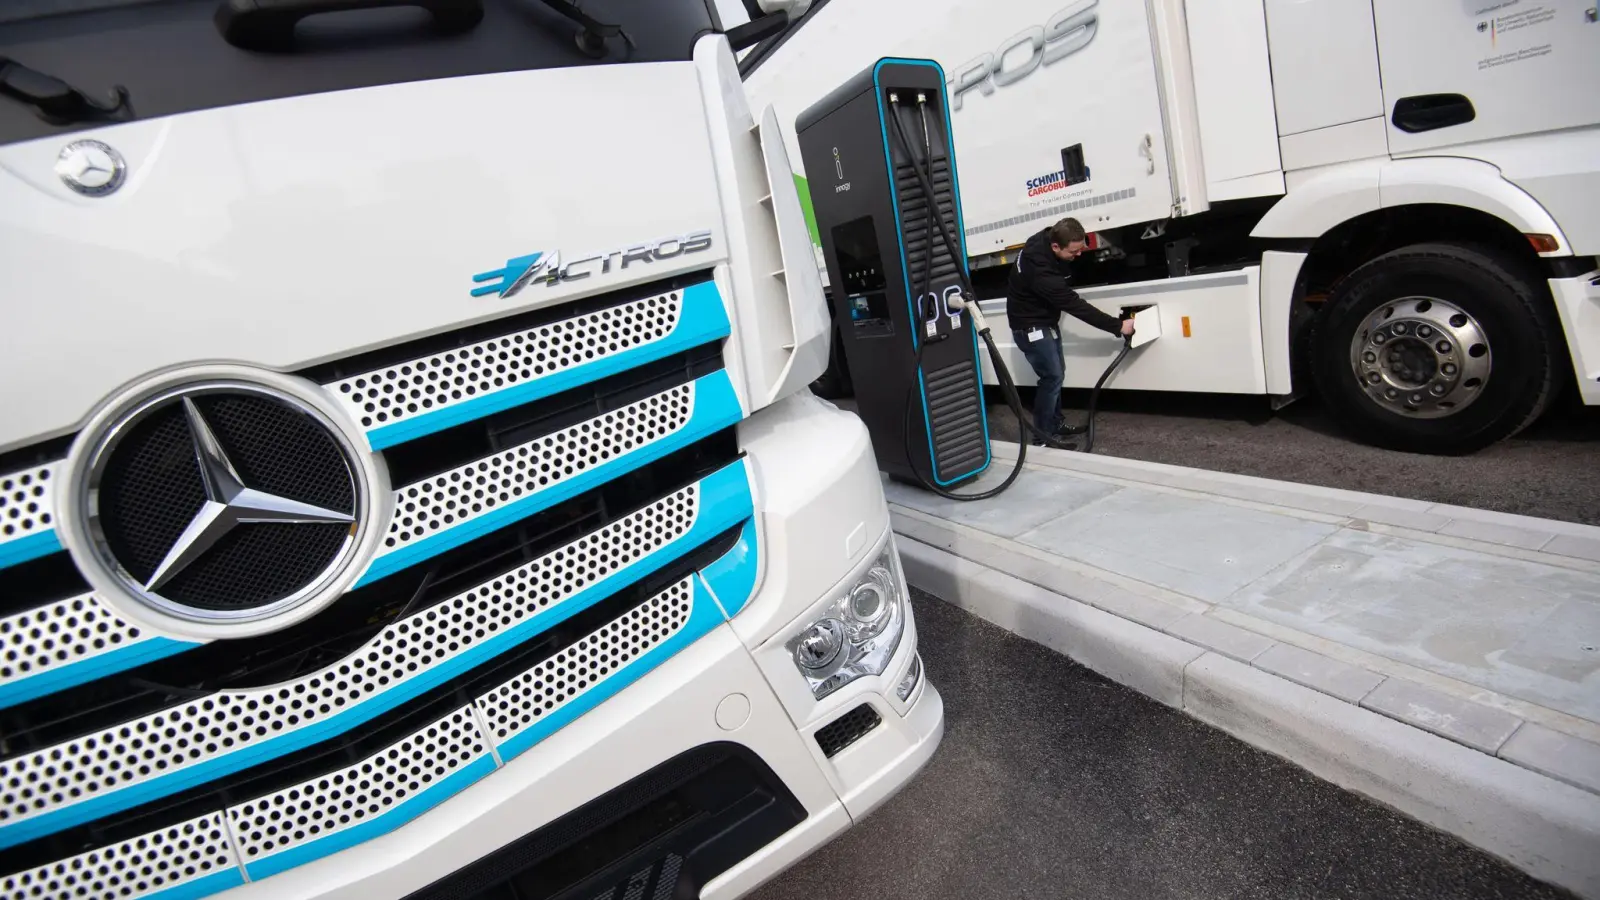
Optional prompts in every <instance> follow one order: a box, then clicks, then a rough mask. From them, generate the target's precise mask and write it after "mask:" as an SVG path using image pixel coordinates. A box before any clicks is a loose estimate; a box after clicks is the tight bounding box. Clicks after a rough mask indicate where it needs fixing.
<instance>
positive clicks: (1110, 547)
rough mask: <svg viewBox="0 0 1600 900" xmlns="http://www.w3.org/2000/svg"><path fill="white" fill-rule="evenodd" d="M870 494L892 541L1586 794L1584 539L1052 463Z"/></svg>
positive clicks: (1590, 784) (1319, 495)
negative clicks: (932, 489)
mask: <svg viewBox="0 0 1600 900" xmlns="http://www.w3.org/2000/svg"><path fill="white" fill-rule="evenodd" d="M1014 454H1015V445H1006V444H997V445H996V460H995V464H994V466H993V467H992V468H991V472H990V473H989V474H988V475H986V476H985V477H984V479H982V480H981V481H980V482H979V483H978V484H977V485H973V486H969V487H967V488H964V489H963V490H965V491H976V490H980V489H982V488H983V487H984V486H986V485H988V484H992V483H994V482H996V481H998V480H999V479H1000V478H1001V477H1003V476H1004V475H1005V474H1006V473H1007V472H1008V471H1009V469H1010V466H1011V459H1012V458H1014ZM885 488H886V491H887V492H888V495H889V500H890V503H891V504H892V507H893V511H894V514H895V527H896V530H897V531H899V532H901V533H902V534H905V535H906V536H908V537H911V538H915V539H916V540H919V541H922V542H923V543H926V544H930V545H933V546H936V547H940V548H943V549H945V550H948V551H950V552H953V553H956V554H957V555H958V556H962V557H964V558H967V559H970V560H972V561H973V562H977V563H981V564H983V565H986V566H989V567H990V568H993V569H998V570H1001V571H1004V572H1007V573H1010V574H1012V575H1014V576H1016V577H1018V578H1021V579H1023V580H1025V581H1030V582H1032V583H1034V584H1037V585H1039V586H1041V587H1045V588H1048V589H1050V590H1052V591H1055V592H1056V593H1059V594H1062V595H1064V596H1067V597H1071V598H1073V599H1077V600H1079V601H1081V602H1084V603H1087V604H1089V605H1091V606H1095V607H1098V608H1100V609H1102V610H1105V611H1107V612H1111V613H1113V614H1116V615H1118V616H1122V617H1124V618H1128V619H1131V620H1134V621H1137V622H1139V623H1141V624H1144V625H1146V626H1149V627H1152V628H1156V629H1158V630H1160V631H1163V632H1166V633H1168V634H1171V635H1173V636H1175V637H1179V638H1182V639H1184V640H1188V641H1190V642H1193V643H1196V644H1200V645H1203V646H1205V647H1208V648H1210V649H1212V650H1215V651H1217V652H1220V653H1223V654H1225V655H1227V656H1230V657H1233V658H1235V659H1238V660H1240V661H1243V662H1246V663H1249V664H1250V665H1252V666H1255V667H1257V668H1259V669H1263V670H1266V671H1269V672H1272V673H1273V674H1276V675H1279V676H1281V677H1284V678H1287V679H1289V680H1292V681H1295V682H1297V683H1300V684H1303V685H1306V686H1308V687H1311V688H1314V689H1316V690H1319V691H1322V692H1324V693H1327V694H1330V695H1332V696H1335V697H1338V698H1340V699H1342V700H1345V701H1347V702H1349V703H1354V704H1359V705H1360V706H1362V707H1364V708H1366V709H1369V710H1372V711H1375V712H1379V713H1382V714H1384V715H1387V716H1390V717H1392V718H1395V719H1398V720H1400V721H1403V722H1407V723H1409V724H1411V725H1414V726H1417V727H1419V728H1422V729H1425V730H1427V731H1430V732H1433V733H1435V734H1438V735H1441V736H1443V737H1446V738H1449V739H1451V740H1454V741H1457V742H1459V743H1461V744H1465V745H1467V746H1469V747H1472V748H1474V749H1477V750H1479V751H1482V752H1484V753H1489V754H1494V755H1497V756H1499V757H1501V758H1502V759H1505V760H1508V761H1510V762H1512V763H1515V764H1517V765H1520V766H1523V767H1525V768H1528V769H1532V770H1534V771H1538V772H1541V773H1542V774H1545V775H1548V776H1551V777H1554V778H1557V779H1560V780H1562V781H1565V782H1567V783H1569V784H1572V785H1575V786H1578V787H1580V788H1583V789H1585V790H1588V791H1591V792H1594V793H1600V528H1595V527H1590V526H1582V525H1574V524H1569V523H1561V522H1551V521H1546V520H1540V519H1530V518H1526V517H1520V516H1509V515H1505V514H1500V513H1488V512H1483V511H1479V510H1470V509H1463V508H1459V507H1448V506H1440V505H1436V504H1427V503H1423V502H1419V501H1409V500H1402V499H1398V498H1387V497H1378V496H1374V495H1368V494H1359V493H1355V492H1349V491H1338V490H1332V489H1328V488H1319V487H1310V486H1304V485H1296V484H1290V483H1286V482H1274V481H1266V480H1262V479H1255V478H1247V477H1243V476H1234V475H1225V474H1218V473H1210V472H1201V471H1197V470H1192V469H1184V468H1180V467H1174V466H1164V465H1159V464H1153V463H1144V462H1138V461H1132V460H1119V459H1112V458H1108V457H1102V456H1083V455H1082V454H1075V453H1068V452H1063V451H1039V450H1031V451H1030V452H1029V454H1028V468H1027V470H1026V471H1025V472H1024V474H1023V475H1022V476H1021V477H1020V478H1019V479H1018V481H1017V482H1016V483H1015V484H1014V485H1013V486H1012V488H1011V489H1010V490H1009V491H1007V492H1006V493H1005V494H1003V495H1001V496H1000V497H997V498H995V499H992V500H987V501H981V502H976V503H959V502H955V501H949V500H944V499H941V498H939V497H937V496H935V495H932V494H929V493H926V492H923V491H920V490H917V489H914V488H909V487H906V486H903V485H899V484H894V483H886V485H885Z"/></svg>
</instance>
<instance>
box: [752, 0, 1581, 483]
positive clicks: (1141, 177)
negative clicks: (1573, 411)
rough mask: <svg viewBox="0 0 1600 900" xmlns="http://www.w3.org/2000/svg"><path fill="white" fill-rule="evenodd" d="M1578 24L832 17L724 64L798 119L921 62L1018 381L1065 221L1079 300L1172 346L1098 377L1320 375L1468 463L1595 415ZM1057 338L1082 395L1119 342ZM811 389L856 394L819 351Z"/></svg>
mask: <svg viewBox="0 0 1600 900" xmlns="http://www.w3.org/2000/svg"><path fill="white" fill-rule="evenodd" d="M1597 18H1600V15H1597V11H1596V8H1595V6H1594V4H1593V0H1465V2H1464V0H1220V2H1210V3H1204V4H1200V3H1192V4H1186V3H1185V2H1184V0H1147V2H1140V3H1102V2H1099V0H1070V2H1069V0H1023V2H1015V3H1008V4H1005V5H1004V8H1003V10H1002V9H999V8H996V7H994V6H993V5H991V4H981V3H977V2H974V0H930V2H926V3H922V4H918V5H917V6H916V8H915V10H914V11H908V10H907V9H906V8H905V7H904V6H903V5H901V4H893V3H889V2H885V0H833V2H829V3H826V4H823V5H818V6H815V7H814V8H813V9H812V11H811V12H810V13H809V14H808V15H807V16H806V17H805V18H804V19H802V20H801V22H800V24H799V25H797V26H795V27H794V28H792V29H791V31H790V32H789V33H788V34H786V35H784V36H783V38H782V39H781V40H773V41H770V42H768V44H766V45H764V46H758V47H756V48H754V49H753V50H751V51H750V52H748V53H747V54H746V56H745V58H744V59H743V60H742V64H741V67H742V69H743V70H744V72H745V76H746V81H747V85H748V89H749V91H750V93H751V95H752V97H753V98H755V102H756V103H758V104H761V105H765V104H766V103H771V104H773V106H774V107H775V108H776V109H777V111H778V114H779V117H780V119H783V120H792V118H793V116H794V115H795V114H796V113H797V112H798V111H799V110H801V109H804V108H805V107H806V106H807V105H808V104H810V103H811V102H813V101H814V100H815V99H816V98H817V97H818V96H820V95H821V94H823V93H825V92H826V91H827V90H828V89H829V88H831V87H832V86H833V85H835V84H837V83H839V82H840V81H841V80H842V79H843V78H844V77H846V76H847V75H848V74H849V73H850V72H853V71H856V70H858V69H859V68H861V67H862V66H863V65H866V64H868V63H869V62H870V61H871V60H873V59H877V58H880V57H883V56H896V55H899V56H914V57H926V58H932V59H936V60H938V61H939V63H940V64H941V65H942V66H943V68H944V69H945V72H946V75H947V77H948V79H949V89H950V93H951V97H952V114H953V125H954V133H955V146H956V154H957V163H958V165H959V166H960V171H961V204H962V208H963V212H964V216H965V220H966V223H967V232H966V243H967V252H968V254H969V257H970V259H969V263H970V265H971V267H972V269H973V270H974V280H975V281H976V283H977V286H978V290H979V292H980V295H982V297H983V298H984V301H985V302H984V311H985V313H986V314H988V316H989V317H990V319H991V321H992V322H993V323H994V325H995V330H996V333H997V335H999V336H1000V337H1001V340H1002V343H1003V344H1005V345H1006V347H1005V349H1006V352H1007V353H1008V355H1009V362H1010V364H1011V369H1012V371H1013V373H1014V374H1015V375H1016V377H1017V381H1018V383H1019V384H1023V385H1026V384H1029V383H1031V378H1032V375H1031V370H1030V369H1029V367H1028V365H1027V363H1026V361H1025V360H1024V359H1023V358H1022V354H1021V353H1020V352H1018V351H1016V350H1015V348H1014V347H1011V346H1009V343H1010V335H1009V331H1008V329H1006V328H1005V327H1004V325H1005V319H1004V312H1005V302H1004V299H1003V298H1004V294H1005V282H1006V274H1007V272H1008V267H1009V265H1011V264H1012V263H1014V261H1015V258H1014V251H1015V250H1016V249H1017V248H1019V247H1020V245H1021V244H1022V243H1023V242H1024V241H1025V240H1026V239H1027V238H1028V236H1029V235H1031V234H1033V233H1035V232H1037V231H1039V230H1040V229H1042V228H1044V227H1046V226H1048V225H1049V224H1050V223H1052V222H1055V221H1056V220H1058V219H1060V218H1063V217H1066V216H1073V217H1076V218H1077V219H1078V220H1079V221H1081V222H1082V223H1083V225H1084V226H1085V227H1086V228H1087V229H1088V230H1089V231H1090V232H1092V233H1093V234H1092V239H1093V244H1092V246H1093V247H1094V248H1095V252H1094V253H1093V254H1089V255H1086V256H1084V257H1082V258H1080V260H1079V263H1078V264H1077V267H1076V284H1077V285H1078V287H1079V291H1080V293H1081V294H1082V295H1083V296H1084V297H1085V298H1086V299H1088V300H1090V302H1092V303H1094V304H1095V305H1097V306H1099V307H1101V308H1102V309H1105V310H1107V311H1111V312H1115V311H1117V310H1118V309H1121V308H1126V307H1147V306H1155V307H1157V308H1158V310H1159V318H1160V320H1161V324H1162V333H1163V336H1164V337H1167V338H1170V339H1168V340H1162V341H1158V342H1156V343H1154V344H1152V345H1150V346H1149V347H1147V348H1142V349H1141V350H1139V351H1136V353H1135V354H1134V355H1133V356H1132V357H1131V358H1130V359H1129V360H1128V361H1127V363H1126V364H1125V365H1124V366H1123V367H1122V369H1121V370H1120V371H1118V372H1117V374H1116V375H1115V376H1114V377H1113V378H1112V380H1111V381H1110V382H1109V384H1108V387H1110V388H1114V389H1142V390H1161V391H1190V392H1198V393H1231V394H1254V395H1266V396H1268V397H1271V398H1272V401H1273V403H1274V405H1277V406H1281V405H1282V404H1285V403H1287V402H1289V401H1291V400H1293V399H1294V398H1295V397H1297V396H1300V395H1302V394H1304V393H1306V392H1307V391H1308V390H1310V389H1311V388H1312V386H1313V385H1314V386H1315V388H1316V389H1317V391H1318V392H1319V393H1320V394H1321V396H1322V397H1323V398H1324V400H1325V402H1326V403H1327V404H1328V405H1329V407H1330V408H1331V409H1332V410H1333V412H1334V413H1335V414H1336V415H1337V416H1338V418H1339V420H1340V421H1341V423H1342V424H1343V426H1344V427H1345V428H1346V430H1347V431H1348V432H1349V433H1351V434H1352V435H1353V436H1356V437H1358V438H1360V439H1363V440H1366V441H1369V442H1372V443H1376V444H1379V445H1382V446H1387V447H1392V448H1396V449H1402V450H1409V451H1415V452H1426V453H1468V452H1473V451H1475V450H1478V449H1481V448H1483V447H1485V446H1487V445H1489V444H1491V443H1494V442H1496V441H1499V440H1501V439H1503V438H1505V437H1507V436H1510V435H1512V434H1515V433H1516V432H1518V431H1519V430H1521V429H1522V428H1524V427H1526V426H1527V425H1529V424H1530V423H1532V422H1533V421H1534V420H1535V419H1537V418H1538V417H1539V415H1540V414H1541V413H1542V412H1543V411H1544V410H1545V409H1546V408H1547V407H1548V406H1549V404H1550V402H1551V400H1552V398H1553V397H1555V396H1556V395H1557V394H1559V393H1560V392H1561V391H1562V390H1564V389H1575V390H1576V392H1577V394H1578V395H1579V396H1580V397H1581V399H1582V401H1583V402H1584V403H1586V404H1589V405H1595V404H1600V269H1597V266H1596V259H1595V257H1596V254H1600V94H1597V93H1596V92H1595V91H1593V90H1591V89H1589V88H1588V87H1587V86H1592V85H1594V84H1597V83H1600V22H1597ZM789 156H790V158H791V159H794V160H798V159H799V154H798V153H797V152H795V151H794V150H793V149H791V151H790V154H789ZM807 176H809V181H808V182H807V186H808V187H809V190H810V191H812V192H816V191H827V190H832V189H833V188H834V182H835V181H836V180H837V179H836V173H834V172H831V171H830V172H820V173H797V177H800V178H801V179H802V180H805V179H806V178H807ZM1062 330H1063V334H1062V337H1063V340H1064V343H1065V354H1066V356H1067V367H1066V368H1067V385H1068V386H1069V387H1087V386H1088V385H1089V384H1091V383H1092V382H1093V380H1094V378H1095V377H1096V376H1097V375H1098V374H1099V372H1100V370H1101V369H1102V368H1103V367H1104V365H1105V362H1106V361H1107V360H1109V359H1110V357H1111V356H1112V355H1113V354H1114V353H1115V352H1116V350H1117V349H1118V343H1117V341H1116V339H1115V338H1113V337H1110V336H1107V335H1104V334H1102V333H1099V332H1096V331H1093V330H1091V329H1089V328H1087V327H1086V326H1083V325H1082V324H1081V323H1078V322H1077V321H1076V320H1073V319H1070V318H1068V319H1066V320H1065V321H1064V322H1063V329H1062ZM836 356H837V354H836ZM986 378H987V379H988V380H989V382H990V383H993V373H986ZM821 387H822V388H823V390H824V392H829V391H843V390H847V389H848V373H846V372H843V371H841V369H840V362H839V361H838V360H837V359H836V361H835V363H834V365H833V367H832V368H831V369H830V371H829V373H828V374H827V375H826V376H825V377H824V380H823V384H822V385H821Z"/></svg>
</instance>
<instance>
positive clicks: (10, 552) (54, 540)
mask: <svg viewBox="0 0 1600 900" xmlns="http://www.w3.org/2000/svg"><path fill="white" fill-rule="evenodd" d="M60 551H61V538H60V537H58V536H57V535H56V531H55V529H54V528H52V529H50V530H49V531H44V532H40V533H39V534H30V535H28V536H27V537H24V538H17V539H16V540H14V541H6V542H5V543H4V544H0V569H4V568H6V567H7V566H14V565H17V564H18V563H25V562H27V561H28V560H30V559H38V558H39V557H41V556H49V555H50V554H52V553H59V552H60Z"/></svg>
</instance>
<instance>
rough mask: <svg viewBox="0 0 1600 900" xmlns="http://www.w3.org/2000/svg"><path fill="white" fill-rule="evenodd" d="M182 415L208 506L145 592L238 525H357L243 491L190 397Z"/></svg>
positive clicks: (241, 482)
mask: <svg viewBox="0 0 1600 900" xmlns="http://www.w3.org/2000/svg"><path fill="white" fill-rule="evenodd" d="M183 412H184V415H185V417H187V418H188V420H189V436H190V437H191V438H193V439H194V455H195V461H196V462H197V463H198V464H199V468H200V481H201V483H202V484H203V485H204V487H205V492H206V502H205V503H204V504H203V505H202V506H201V507H200V511H199V512H197V513H195V514H194V518H192V519H190V520H189V524H188V526H187V527H186V528H184V529H183V533H182V534H180V535H178V540H177V541H176V542H175V543H174V544H173V545H172V548H171V549H169V550H168V551H167V555H166V556H164V557H162V559H161V563H160V564H159V565H157V566H156V570H155V573H154V574H152V575H151V576H150V580H149V581H147V582H146V583H145V586H144V588H145V590H147V591H153V590H157V589H158V588H160V587H161V586H162V585H164V584H166V583H167V582H169V581H171V580H172V579H173V577H175V576H176V575H177V574H178V573H180V572H182V571H183V570H184V569H185V568H186V567H188V565H189V564H190V563H192V562H194V561H195V560H196V559H198V558H200V554H202V553H204V552H206V551H207V550H209V549H211V546H212V545H213V544H215V543H216V542H217V541H218V540H219V539H220V538H221V537H222V536H223V535H225V534H227V533H228V532H230V531H232V530H233V529H234V526H236V525H240V524H244V523H247V522H257V523H259V522H281V523H284V524H288V525H326V524H328V523H330V522H354V521H355V517H354V516H351V515H349V514H348V513H342V512H339V511H337V510H332V509H323V508H322V507H320V506H312V505H311V504H309V503H301V502H300V501H298V500H291V499H289V498H288V497H283V496H279V495H277V494H269V493H266V492H264V491H259V490H256V489H255V488H249V487H245V486H244V479H243V478H240V477H239V472H238V470H237V469H235V468H234V467H233V463H232V462H231V461H229V459H228V455H227V453H225V452H223V449H222V445H221V444H219V443H217V436H216V435H215V434H212V433H211V426H210V425H207V424H206V420H205V416H203V415H201V414H200V407H198V406H195V405H194V400H193V399H192V398H189V397H184V398H183Z"/></svg>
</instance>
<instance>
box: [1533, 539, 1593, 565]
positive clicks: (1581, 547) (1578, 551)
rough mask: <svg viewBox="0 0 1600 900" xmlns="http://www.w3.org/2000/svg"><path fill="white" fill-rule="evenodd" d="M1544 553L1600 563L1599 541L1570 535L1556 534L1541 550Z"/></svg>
mask: <svg viewBox="0 0 1600 900" xmlns="http://www.w3.org/2000/svg"><path fill="white" fill-rule="evenodd" d="M1540 549H1542V550H1544V552H1546V553H1555V554H1558V555H1561V556H1575V557H1577V558H1578V559H1587V560H1592V561H1594V562H1600V539H1595V538H1585V537H1575V536H1573V535H1570V534H1558V535H1556V536H1555V538H1554V539H1553V540H1551V541H1550V543H1548V544H1545V545H1544V546H1543V547H1542V548H1540Z"/></svg>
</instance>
